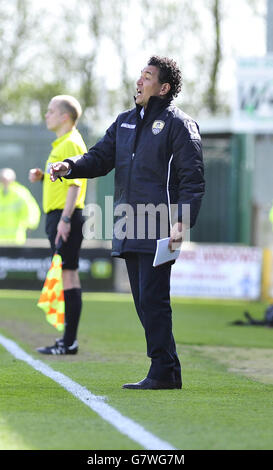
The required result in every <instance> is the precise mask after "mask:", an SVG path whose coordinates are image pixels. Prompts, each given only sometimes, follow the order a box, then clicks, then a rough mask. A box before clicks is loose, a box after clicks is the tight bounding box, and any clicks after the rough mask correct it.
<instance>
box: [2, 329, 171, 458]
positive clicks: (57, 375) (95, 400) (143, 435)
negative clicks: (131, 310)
mask: <svg viewBox="0 0 273 470" xmlns="http://www.w3.org/2000/svg"><path fill="white" fill-rule="evenodd" d="M0 344H2V346H3V347H4V348H5V349H6V350H7V351H8V352H9V353H10V354H12V356H14V357H15V358H16V359H19V360H21V361H24V362H26V363H27V364H28V365H30V366H31V367H33V369H35V370H37V371H38V372H41V373H42V374H43V375H45V376H47V377H49V378H50V379H52V380H54V381H55V382H57V383H58V384H59V385H61V387H63V388H64V389H65V390H67V391H68V392H70V393H71V394H72V395H74V396H75V397H76V398H78V399H79V400H81V401H82V402H83V403H84V404H85V405H87V406H88V407H89V408H91V410H93V411H95V412H96V413H97V414H98V415H99V416H100V417H101V418H103V419H104V420H105V421H107V422H108V423H110V424H112V426H114V427H115V428H116V429H117V430H118V431H119V432H121V433H122V434H125V435H126V436H127V437H129V438H130V439H132V440H133V441H135V442H137V443H138V444H140V445H141V446H143V447H144V448H145V449H148V450H175V447H172V446H171V444H169V443H168V442H165V441H162V440H161V439H159V438H158V437H156V436H154V435H153V434H151V433H150V432H149V431H146V430H145V429H144V428H143V427H142V426H141V425H140V424H137V423H136V422H135V421H133V420H131V419H130V418H127V417H126V416H123V415H122V414H121V413H119V411H117V410H115V408H113V407H112V406H110V405H107V404H106V403H104V401H103V400H104V397H100V396H98V395H94V394H93V393H91V392H89V390H87V388H85V387H83V386H82V385H79V384H78V383H77V382H74V381H73V380H72V379H70V378H69V377H67V376H66V375H64V374H62V373H61V372H57V371H55V370H54V369H52V368H51V367H50V366H48V365H47V364H45V363H43V362H42V361H39V360H37V359H34V358H33V357H31V356H30V355H29V354H27V353H26V352H25V351H24V350H23V349H21V348H20V346H18V345H17V344H16V343H15V342H14V341H12V340H10V339H8V338H5V337H4V336H2V335H0Z"/></svg>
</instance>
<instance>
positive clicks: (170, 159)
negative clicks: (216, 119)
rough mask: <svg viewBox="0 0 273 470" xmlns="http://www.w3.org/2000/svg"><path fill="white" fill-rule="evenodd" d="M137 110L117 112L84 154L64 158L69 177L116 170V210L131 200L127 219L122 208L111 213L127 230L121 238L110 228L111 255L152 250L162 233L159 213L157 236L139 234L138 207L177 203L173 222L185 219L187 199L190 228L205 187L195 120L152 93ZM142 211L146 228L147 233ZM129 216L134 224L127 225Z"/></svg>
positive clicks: (199, 139) (104, 173)
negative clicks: (111, 231)
mask: <svg viewBox="0 0 273 470" xmlns="http://www.w3.org/2000/svg"><path fill="white" fill-rule="evenodd" d="M140 111H141V107H140V106H139V105H136V107H135V108H133V109H131V110H128V111H125V112H123V113H121V114H119V116H118V117H117V119H116V121H115V122H114V123H113V124H112V125H111V126H110V127H109V128H108V130H107V131H106V133H105V135H104V137H103V138H102V139H101V140H99V141H98V142H97V143H96V144H95V145H94V146H93V147H91V148H90V149H89V151H88V152H87V153H85V154H84V155H82V156H79V157H72V158H68V159H66V160H65V161H68V162H69V163H70V164H71V168H72V171H71V173H70V174H69V176H67V178H96V177H98V176H103V175H106V174H107V173H109V172H110V171H111V170H112V169H115V195H114V208H115V209H114V211H115V212H118V213H119V210H118V209H119V208H122V207H125V206H120V205H121V204H129V205H130V208H131V209H130V212H125V213H126V214H127V217H126V218H125V216H124V214H125V213H124V212H121V211H120V213H119V215H116V216H115V217H114V223H115V224H116V222H117V221H121V222H124V227H123V234H125V235H124V236H123V237H120V234H119V232H118V230H115V229H114V233H113V250H112V255H113V256H121V257H122V256H123V255H124V253H126V252H131V251H134V252H143V253H154V252H155V250H156V239H157V238H164V236H163V237H162V232H160V233H159V213H156V215H155V219H156V234H155V236H154V234H153V238H151V236H150V235H151V234H148V233H145V235H144V236H143V233H142V232H141V233H142V235H141V236H137V234H138V235H139V233H138V228H137V210H138V207H143V206H145V205H147V204H153V205H154V206H158V205H160V204H164V205H165V206H166V207H167V208H168V209H169V208H170V205H172V204H175V205H177V208H178V210H177V211H176V215H175V220H171V223H172V224H173V223H175V222H176V221H182V220H183V210H182V209H183V207H182V206H183V205H184V204H189V205H190V226H191V227H193V225H194V224H195V221H196V218H197V215H198V212H199V209H200V205H201V200H202V197H203V195H204V191H205V181H204V166H203V156H202V143H201V137H200V134H199V128H198V125H197V123H196V122H195V121H193V119H192V118H191V117H190V116H188V115H186V114H185V113H184V112H182V111H181V110H180V109H179V108H177V107H176V106H175V105H173V104H172V103H171V101H168V100H166V99H161V98H158V97H155V96H152V97H151V98H150V99H149V103H148V106H147V108H146V110H145V114H144V117H143V119H142V118H141V115H140ZM184 207H185V206H184ZM140 212H141V211H140ZM138 215H139V214H138ZM146 215H147V214H145V217H144V218H145V224H146V226H145V227H146V228H145V232H148V227H147V223H148V222H147V219H146ZM170 217H171V216H170V211H169V210H168V211H167V219H166V221H165V222H164V224H165V228H166V234H165V236H168V234H169V226H170ZM130 218H131V222H132V224H131V225H130V227H129V225H128V224H129V221H128V219H130ZM140 219H141V217H140V218H139V219H138V220H140ZM126 223H127V235H126V226H125V224H126ZM160 223H161V222H160ZM164 224H163V225H164ZM115 226H116V225H114V227H115ZM128 227H129V229H128ZM132 227H133V228H132ZM160 227H161V225H160ZM132 231H133V235H132ZM129 232H130V234H129Z"/></svg>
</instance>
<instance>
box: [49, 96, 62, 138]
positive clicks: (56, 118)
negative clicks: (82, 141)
mask: <svg viewBox="0 0 273 470" xmlns="http://www.w3.org/2000/svg"><path fill="white" fill-rule="evenodd" d="M45 120H46V125H47V128H48V130H50V131H53V132H57V131H58V129H60V128H61V127H62V125H63V122H64V112H63V111H62V110H61V108H60V106H59V103H58V100H54V99H52V100H51V101H50V103H49V105H48V108H47V113H46V115H45Z"/></svg>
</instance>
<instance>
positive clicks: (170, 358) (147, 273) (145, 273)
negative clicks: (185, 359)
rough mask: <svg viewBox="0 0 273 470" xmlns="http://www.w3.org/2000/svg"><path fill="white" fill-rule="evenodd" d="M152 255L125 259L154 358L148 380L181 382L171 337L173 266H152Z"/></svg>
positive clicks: (137, 306)
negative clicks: (171, 278)
mask: <svg viewBox="0 0 273 470" xmlns="http://www.w3.org/2000/svg"><path fill="white" fill-rule="evenodd" d="M153 258H154V256H153V255H150V254H142V253H136V254H133V253H130V254H128V256H126V266H127V270H128V275H129V280H130V285H131V289H132V294H133V298H134V302H135V307H136V310H137V313H138V316H139V318H140V321H141V323H142V325H143V327H144V330H145V336H146V342H147V355H148V357H150V358H151V361H152V363H151V367H150V370H149V372H148V377H149V378H151V379H156V380H161V381H167V382H168V381H176V382H178V383H179V382H181V367H180V362H179V359H178V356H177V353H176V347H175V341H174V338H173V334H172V310H171V306H170V274H171V265H170V264H165V265H162V266H158V267H156V268H154V267H153V265H152V263H153Z"/></svg>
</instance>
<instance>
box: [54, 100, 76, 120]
mask: <svg viewBox="0 0 273 470" xmlns="http://www.w3.org/2000/svg"><path fill="white" fill-rule="evenodd" d="M52 99H53V100H57V101H58V106H59V108H60V109H61V110H62V111H63V112H64V113H68V114H69V116H70V117H71V119H72V121H73V122H74V124H77V122H78V120H79V119H80V117H81V115H82V107H81V105H80V103H79V102H78V100H77V99H76V98H74V96H70V95H57V96H54V97H53V98H52Z"/></svg>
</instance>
